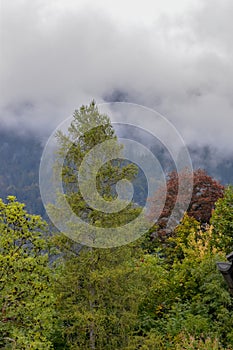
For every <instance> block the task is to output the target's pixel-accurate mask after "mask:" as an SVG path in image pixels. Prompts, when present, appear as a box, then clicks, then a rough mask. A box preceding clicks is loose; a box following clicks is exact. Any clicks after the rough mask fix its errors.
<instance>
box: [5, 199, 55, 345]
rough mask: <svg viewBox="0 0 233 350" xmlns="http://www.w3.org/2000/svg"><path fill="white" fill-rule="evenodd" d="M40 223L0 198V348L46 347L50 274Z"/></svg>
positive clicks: (43, 227)
mask: <svg viewBox="0 0 233 350" xmlns="http://www.w3.org/2000/svg"><path fill="white" fill-rule="evenodd" d="M45 230H46V224H45V222H43V221H42V220H41V218H40V217H39V216H36V215H29V214H28V213H27V212H26V211H25V210H24V204H21V203H19V202H17V201H16V200H15V197H13V196H9V197H8V203H7V204H5V203H3V201H2V200H0V266H1V272H0V290H1V298H0V310H1V320H0V344H1V347H3V346H4V348H6V349H7V348H12V349H50V348H52V347H51V342H50V340H49V337H50V335H51V332H52V329H53V312H54V311H53V293H52V276H51V271H50V268H49V267H48V253H47V250H48V245H47V242H46V240H45V238H44V237H43V233H44V232H45Z"/></svg>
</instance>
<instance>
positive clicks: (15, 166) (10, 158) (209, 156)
mask: <svg viewBox="0 0 233 350" xmlns="http://www.w3.org/2000/svg"><path fill="white" fill-rule="evenodd" d="M120 132H121V133H122V132H123V131H122V130H121V131H120ZM124 134H125V136H127V128H126V130H125V131H124ZM141 137H143V134H142V135H141ZM149 141H150V140H149ZM152 141H153V139H152ZM147 142H148V140H147ZM151 150H152V152H153V153H154V154H156V156H157V157H158V159H159V161H160V162H161V164H162V166H163V168H164V169H165V171H166V172H167V174H168V173H169V172H170V171H171V170H173V168H174V164H173V163H172V161H171V160H170V157H169V154H168V153H167V152H166V151H165V150H164V149H163V148H162V147H161V145H160V144H159V143H155V144H154V145H153V143H152V144H151ZM42 151H43V146H42V144H41V142H40V139H39V137H36V136H34V135H33V136H29V135H26V136H25V135H24V136H19V135H18V134H17V133H16V132H15V131H14V130H1V131H0V197H1V198H6V197H7V196H8V195H15V196H16V197H17V199H18V200H19V201H22V202H24V203H25V204H26V206H27V210H28V211H29V212H30V213H36V214H40V215H42V216H43V217H44V215H45V210H44V207H43V204H42V202H41V198H40V191H39V183H38V181H39V164H40V158H41V155H42ZM190 154H191V158H192V159H193V166H194V168H195V169H198V168H202V169H205V170H206V171H207V173H208V174H209V175H210V176H212V177H213V178H215V179H217V180H220V182H221V183H222V184H223V185H226V184H232V179H233V159H228V160H225V159H224V160H223V159H221V158H219V159H215V161H214V162H213V152H212V151H211V149H210V148H208V147H206V148H204V149H200V148H195V149H194V148H191V149H190ZM140 175H142V174H141V173H139V178H137V179H135V186H136V187H135V188H136V200H137V201H138V202H139V203H140V204H142V203H143V198H144V190H145V191H146V189H144V190H143V189H142V186H141V184H145V185H146V182H145V181H144V180H143V179H142V178H141V177H140ZM139 182H140V185H139ZM137 183H138V185H137Z"/></svg>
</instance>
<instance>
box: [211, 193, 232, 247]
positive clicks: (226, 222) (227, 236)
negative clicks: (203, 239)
mask: <svg viewBox="0 0 233 350" xmlns="http://www.w3.org/2000/svg"><path fill="white" fill-rule="evenodd" d="M211 224H212V225H213V227H214V239H215V244H216V245H218V246H219V247H220V248H221V249H222V250H223V251H226V253H230V252H231V251H232V250H233V186H229V187H227V188H226V189H225V192H224V197H223V198H220V199H219V200H218V201H217V202H216V204H215V210H214V212H213V214H212V218H211Z"/></svg>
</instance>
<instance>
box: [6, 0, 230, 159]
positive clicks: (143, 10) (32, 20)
mask: <svg viewBox="0 0 233 350" xmlns="http://www.w3.org/2000/svg"><path fill="white" fill-rule="evenodd" d="M0 6H1V8H0V16H1V17H0V32H1V39H0V40H1V41H0V47H1V54H0V55H1V59H0V87H1V98H0V123H1V127H2V125H3V126H12V127H14V128H16V129H17V130H20V129H23V130H28V131H31V130H36V131H38V132H40V133H46V132H47V134H48V132H51V131H52V129H53V128H54V127H55V126H56V125H57V123H58V122H61V121H62V120H63V119H65V118H66V117H68V116H69V115H70V114H72V112H73V111H74V109H77V108H78V107H80V105H82V104H86V103H89V101H90V100H91V99H93V98H94V99H95V100H96V101H97V102H102V101H104V100H105V99H106V98H109V96H111V95H112V94H113V93H114V91H122V92H123V93H125V94H126V95H127V101H129V102H135V103H140V104H143V105H145V106H148V107H151V108H154V109H156V110H157V111H158V112H160V113H161V114H163V115H164V116H165V117H167V118H168V119H169V120H170V121H171V122H173V124H174V125H175V126H176V127H177V129H178V130H179V131H180V133H181V134H182V135H183V137H184V140H185V142H186V143H187V144H191V143H198V145H204V144H211V145H216V146H217V147H218V149H219V150H220V151H221V152H223V153H226V154H227V153H228V154H231V153H232V148H233V137H232V129H233V21H232V18H233V1H232V0H221V1H220V0H177V1H174V0H157V1H156V0H154V1H148V0H145V1H133V0H132V1H131V0H125V1H123V0H120V1H119V0H118V1H116V0H111V1H109V0H108V1H107V0H106V1H104V0H98V1H94V0H89V1H88V0H75V1H73V0H47V1H45V0H11V1H9V0H1V5H0Z"/></svg>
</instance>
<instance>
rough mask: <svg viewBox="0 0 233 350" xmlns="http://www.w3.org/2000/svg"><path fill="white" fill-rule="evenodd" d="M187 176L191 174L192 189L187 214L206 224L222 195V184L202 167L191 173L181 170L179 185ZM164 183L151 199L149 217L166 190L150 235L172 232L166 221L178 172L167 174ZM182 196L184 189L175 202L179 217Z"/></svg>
mask: <svg viewBox="0 0 233 350" xmlns="http://www.w3.org/2000/svg"><path fill="white" fill-rule="evenodd" d="M189 176H193V191H192V196H191V201H190V203H189V206H188V208H187V209H186V211H187V214H188V215H189V216H191V217H193V218H195V219H196V220H197V221H199V222H200V223H201V224H208V223H209V221H210V218H211V214H212V210H213V209H214V204H215V202H216V201H217V200H218V198H221V197H223V192H224V186H223V185H221V184H220V183H219V182H218V181H217V180H215V179H213V178H212V177H211V176H209V175H208V174H207V173H206V171H205V170H202V169H198V170H195V171H194V173H193V174H190V173H188V172H187V171H183V172H181V173H180V175H179V178H180V183H181V186H185V184H186V183H189V179H188V177H189ZM166 185H167V188H165V187H160V188H159V189H158V190H157V192H156V193H155V196H154V197H153V198H152V199H151V208H150V214H149V218H150V219H152V218H153V216H154V214H155V213H156V211H157V207H158V203H159V199H160V198H161V197H162V194H163V193H164V191H166V201H165V205H164V208H163V211H162V213H161V214H160V216H159V219H158V221H157V223H156V225H157V229H156V230H154V232H153V233H152V237H155V236H158V237H160V238H166V237H167V236H170V235H172V233H173V230H172V229H171V228H169V225H168V222H169V218H170V216H171V214H172V211H173V208H174V206H175V203H176V200H177V195H178V174H177V172H176V171H173V172H171V173H170V174H169V175H168V179H167V184H166ZM187 190H188V189H187ZM187 195H188V192H187ZM184 196H185V191H184V195H183V197H182V196H181V197H180V199H179V202H178V203H177V204H176V205H177V206H178V208H179V207H180V219H181V218H182V216H183V212H182V208H183V203H184V202H185V198H184ZM177 224H178V222H177Z"/></svg>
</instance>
